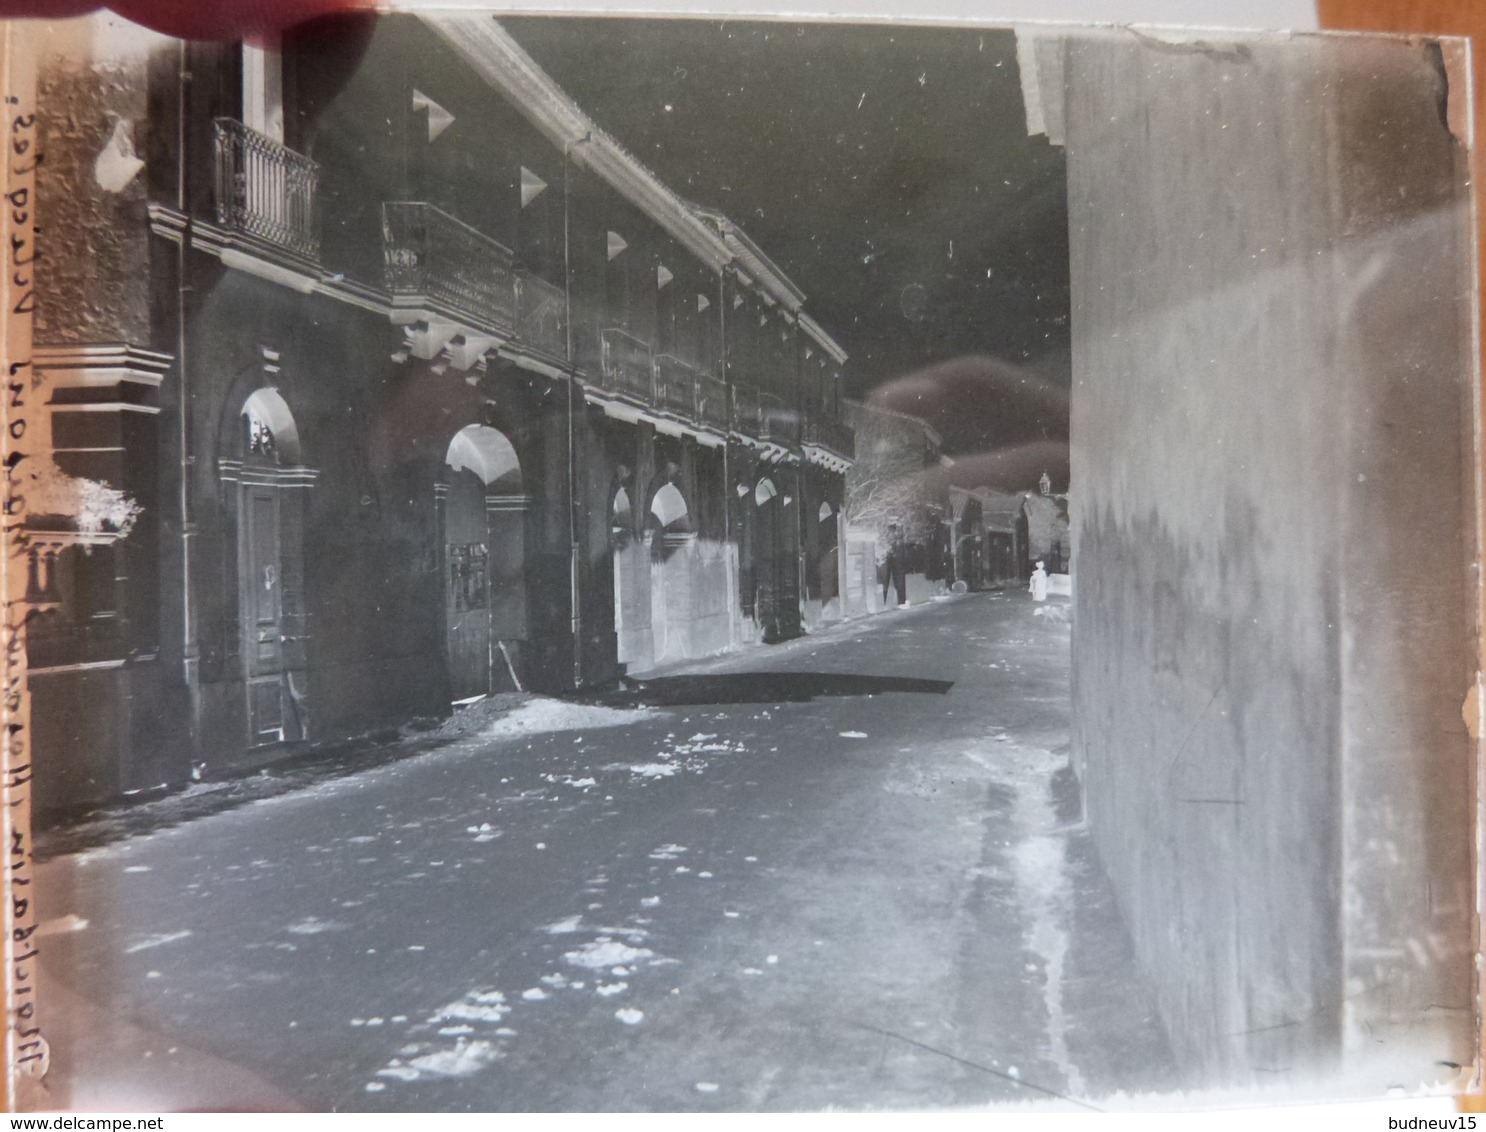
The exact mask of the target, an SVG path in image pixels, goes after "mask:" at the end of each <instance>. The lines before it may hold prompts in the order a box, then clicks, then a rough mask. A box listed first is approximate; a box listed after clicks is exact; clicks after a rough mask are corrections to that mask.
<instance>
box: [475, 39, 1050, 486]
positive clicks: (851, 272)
mask: <svg viewBox="0 0 1486 1132" xmlns="http://www.w3.org/2000/svg"><path fill="white" fill-rule="evenodd" d="M502 23H503V24H504V25H505V26H506V27H507V28H508V29H509V30H510V31H511V33H512V34H513V35H514V36H515V37H516V39H517V40H518V41H519V42H520V43H521V44H522V46H523V47H525V48H526V50H527V51H528V52H530V54H531V55H532V56H533V57H534V58H535V59H536V61H537V62H538V63H539V64H541V65H542V66H543V67H544V68H545V69H546V70H547V71H548V73H549V74H551V75H552V76H553V78H554V79H556V80H557V82H558V83H559V84H560V85H561V86H562V87H563V88H564V89H565V90H566V91H567V92H568V93H569V94H570V95H571V96H572V97H573V98H574V99H575V100H576V101H577V102H578V103H579V104H580V105H581V106H582V107H583V108H584V110H585V111H586V112H587V113H588V114H589V115H590V116H591V117H592V118H594V120H595V121H597V122H598V123H599V124H600V125H601V126H602V127H603V128H604V129H606V130H607V131H609V132H610V133H611V134H613V135H614V136H615V137H616V138H617V139H618V140H619V141H620V142H621V143H622V144H623V145H624V146H625V147H626V148H628V149H629V150H630V151H631V152H633V153H634V154H635V155H636V156H637V157H639V158H640V160H641V161H643V162H644V163H645V164H646V165H648V166H649V167H650V168H651V169H652V170H653V171H654V172H655V173H656V174H657V175H658V176H659V177H660V178H661V179H662V180H663V181H665V182H666V183H667V184H669V185H670V186H671V187H672V188H673V189H674V190H675V191H676V192H678V193H679V194H680V195H682V196H683V197H686V198H687V199H689V200H692V201H695V202H697V203H699V204H703V205H706V206H708V207H712V208H717V209H720V210H721V211H723V212H725V213H727V214H728V216H729V217H731V218H732V219H733V220H734V221H735V222H736V223H738V224H740V225H741V226H743V228H745V229H746V230H747V231H748V233H749V235H751V236H752V237H753V238H754V239H755V240H756V241H757V242H758V243H759V244H760V245H761V246H762V247H763V248H764V249H765V251H767V252H768V254H769V255H770V257H771V258H773V259H774V260H775V262H776V263H778V264H779V265H780V266H781V267H782V268H783V269H784V270H785V271H786V272H787V273H788V274H789V275H790V277H791V278H792V279H793V280H794V281H795V282H796V283H797V284H798V285H799V286H800V287H801V289H802V290H804V291H805V293H806V294H807V295H808V296H809V298H808V301H807V303H806V309H807V310H808V311H810V313H811V314H813V315H814V316H815V318H816V319H817V320H818V321H819V322H820V323H821V324H822V325H823V326H825V327H826V329H827V330H828V331H830V332H831V333H832V334H833V335H834V336H835V337H836V338H837V339H838V340H839V341H840V342H841V344H842V345H843V346H844V347H845V349H846V350H847V352H848V354H849V355H850V359H849V361H848V362H847V367H846V373H847V387H848V393H849V395H852V396H856V397H861V398H869V399H872V400H874V401H878V402H883V403H886V404H889V405H891V406H892V407H894V408H898V409H902V410H904V411H906V412H912V413H915V414H917V415H919V416H923V417H924V418H925V419H927V420H929V421H930V423H931V424H933V425H934V426H935V427H936V428H937V429H938V430H939V431H940V432H941V433H942V434H943V435H944V437H945V441H946V449H947V451H949V452H950V453H951V454H957V455H959V456H972V455H973V454H977V453H979V454H982V455H983V456H984V457H985V458H986V459H989V463H986V459H982V460H981V461H978V463H985V464H986V467H987V469H991V468H993V467H997V468H999V469H1000V470H999V471H994V472H993V471H991V470H987V471H986V472H985V474H984V475H981V476H980V478H981V479H982V480H983V481H985V482H992V481H1005V482H1003V483H1001V484H1000V485H1001V486H1006V487H1026V486H1031V485H1032V484H1033V483H1034V482H1035V481H1036V478H1037V476H1038V475H1040V474H1041V470H1042V465H1043V464H1047V463H1049V461H1052V462H1053V463H1052V466H1050V467H1049V468H1048V470H1049V471H1050V472H1052V474H1053V477H1054V480H1055V481H1057V483H1058V486H1059V487H1062V486H1063V485H1064V484H1066V482H1067V481H1066V476H1067V472H1066V466H1067V456H1066V440H1067V435H1068V409H1067V392H1068V385H1069V348H1068V302H1069V301H1068V232H1067V204H1066V199H1065V172H1064V159H1063V151H1062V150H1061V149H1060V148H1058V147H1055V146H1051V145H1049V144H1048V142H1047V140H1046V138H1043V137H1036V138H1029V137H1027V132H1026V119H1025V114H1024V110H1023V106H1022V94H1021V84H1020V79H1019V77H1018V71H1017V66H1016V46H1015V40H1014V37H1013V35H1012V33H1011V32H1009V31H997V30H979V29H942V28H900V27H894V28H887V27H881V26H877V27H873V26H844V25H824V24H812V25H804V26H793V25H788V24H779V23H749V22H732V21H728V22H721V23H720V22H717V21H700V20H680V19H672V20H635V19H616V18H608V19H604V18H588V19H551V18H522V19H518V18H506V19H503V20H502ZM1028 445H1031V446H1033V447H1032V448H1031V449H1028V448H1025V447H1024V446H1028ZM1018 451H1020V452H1021V456H1018V455H1017V452H1018ZM1033 453H1035V456H1034V455H1033ZM976 463H977V461H975V460H973V459H972V460H971V461H970V464H971V465H974V464H976ZM1022 465H1025V467H1023V466H1022ZM1034 465H1035V470H1034ZM978 474H979V473H972V472H970V470H969V468H968V467H967V471H966V475H967V476H968V477H969V478H971V479H974V478H976V475H978ZM956 478H964V477H962V476H957V477H956ZM1023 481H1025V482H1023Z"/></svg>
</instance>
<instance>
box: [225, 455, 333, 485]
mask: <svg viewBox="0 0 1486 1132" xmlns="http://www.w3.org/2000/svg"><path fill="white" fill-rule="evenodd" d="M217 476H218V478H219V479H220V480H221V481H222V482H223V483H240V484H243V485H245V486H248V487H286V488H287V487H314V486H315V480H317V479H318V478H319V477H320V469H319V468H306V467H304V466H303V465H293V466H290V467H280V466H278V465H277V464H256V463H255V464H248V463H245V462H244V461H242V460H234V459H227V458H223V459H220V460H218V461H217Z"/></svg>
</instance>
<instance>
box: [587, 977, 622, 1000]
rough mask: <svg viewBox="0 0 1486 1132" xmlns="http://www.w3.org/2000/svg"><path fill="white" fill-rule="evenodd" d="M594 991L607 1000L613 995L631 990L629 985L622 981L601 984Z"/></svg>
mask: <svg viewBox="0 0 1486 1132" xmlns="http://www.w3.org/2000/svg"><path fill="white" fill-rule="evenodd" d="M593 989H594V991H595V992H597V993H598V994H601V995H603V996H604V997H605V998H607V997H608V996H609V995H611V994H621V993H623V992H624V991H627V990H629V984H628V983H626V982H624V981H622V980H621V981H620V982H617V983H600V984H599V985H598V986H596V987H594V988H593Z"/></svg>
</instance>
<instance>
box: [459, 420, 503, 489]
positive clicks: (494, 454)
mask: <svg viewBox="0 0 1486 1132" xmlns="http://www.w3.org/2000/svg"><path fill="white" fill-rule="evenodd" d="M444 462H445V463H446V464H448V465H449V467H450V468H452V469H453V470H454V471H456V472H461V471H471V472H473V473H474V474H475V475H476V476H478V477H479V479H480V482H481V483H483V484H484V485H485V486H486V487H494V486H496V485H497V484H499V485H500V486H501V487H504V488H509V489H510V490H512V491H516V490H519V489H520V487H521V461H520V460H519V459H517V457H516V449H515V448H514V447H513V446H512V445H511V442H510V441H509V440H507V439H506V437H505V436H504V434H502V433H499V432H497V431H496V430H495V429H493V428H489V427H487V426H485V425H466V426H465V427H464V428H462V429H460V430H459V431H458V432H456V433H455V434H454V439H453V440H451V441H450V442H449V451H448V453H447V455H445V457H444Z"/></svg>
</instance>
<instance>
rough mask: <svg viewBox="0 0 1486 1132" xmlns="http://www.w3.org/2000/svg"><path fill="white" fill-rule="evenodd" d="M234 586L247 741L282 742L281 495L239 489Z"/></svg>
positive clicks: (269, 490)
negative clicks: (240, 628) (239, 616)
mask: <svg viewBox="0 0 1486 1132" xmlns="http://www.w3.org/2000/svg"><path fill="white" fill-rule="evenodd" d="M242 516H243V528H242V534H241V544H240V553H239V567H240V569H239V573H238V586H239V598H240V602H241V605H240V608H241V609H242V613H243V616H242V625H243V674H244V677H245V681H246V686H247V714H248V744H249V746H253V747H263V746H268V745H269V744H272V743H282V742H283V741H284V633H283V629H284V624H283V623H284V602H283V565H282V562H283V554H282V547H281V531H280V526H281V524H280V521H279V493H278V491H277V490H275V489H274V488H272V487H262V486H252V487H244V488H243V509H242Z"/></svg>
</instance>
